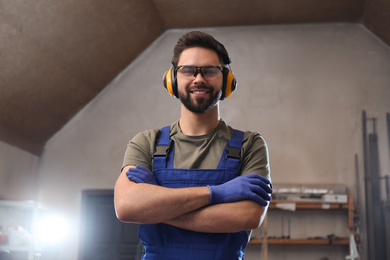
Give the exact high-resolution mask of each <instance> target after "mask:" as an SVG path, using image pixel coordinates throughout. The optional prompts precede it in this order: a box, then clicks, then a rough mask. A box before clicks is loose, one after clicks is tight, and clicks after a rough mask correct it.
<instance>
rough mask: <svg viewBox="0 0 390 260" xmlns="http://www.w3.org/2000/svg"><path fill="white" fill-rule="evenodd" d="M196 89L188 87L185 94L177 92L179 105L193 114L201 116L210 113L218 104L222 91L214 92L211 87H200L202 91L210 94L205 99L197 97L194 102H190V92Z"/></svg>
mask: <svg viewBox="0 0 390 260" xmlns="http://www.w3.org/2000/svg"><path fill="white" fill-rule="evenodd" d="M196 89H197V88H196V87H193V88H191V87H189V88H187V89H186V91H185V92H179V99H180V101H181V103H182V104H183V105H184V106H185V108H187V109H188V110H189V111H191V112H193V113H199V114H202V113H206V112H208V111H210V110H211V109H212V108H213V107H214V106H215V105H216V104H217V103H218V101H219V99H220V98H221V96H222V90H218V91H217V92H214V89H213V88H212V87H206V86H202V89H207V90H208V91H209V93H210V94H209V95H208V96H206V97H198V98H196V99H195V100H192V99H191V93H190V92H191V91H192V90H196Z"/></svg>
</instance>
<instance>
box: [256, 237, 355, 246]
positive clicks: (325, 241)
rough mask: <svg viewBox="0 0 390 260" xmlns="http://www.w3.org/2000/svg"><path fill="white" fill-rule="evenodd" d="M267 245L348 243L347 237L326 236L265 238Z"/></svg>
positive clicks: (258, 240) (259, 240) (260, 242)
mask: <svg viewBox="0 0 390 260" xmlns="http://www.w3.org/2000/svg"><path fill="white" fill-rule="evenodd" d="M263 242H264V239H259V238H254V239H251V240H250V241H249V244H262V243H263ZM267 244H268V245H349V239H348V238H337V239H326V238H312V239H311V238H306V239H305V238H294V239H281V238H280V239H278V238H269V239H267Z"/></svg>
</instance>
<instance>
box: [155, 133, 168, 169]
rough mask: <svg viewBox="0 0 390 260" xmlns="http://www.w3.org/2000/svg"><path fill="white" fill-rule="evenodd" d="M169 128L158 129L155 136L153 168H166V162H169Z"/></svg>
mask: <svg viewBox="0 0 390 260" xmlns="http://www.w3.org/2000/svg"><path fill="white" fill-rule="evenodd" d="M170 132H171V126H166V127H163V128H161V129H160V131H159V133H158V135H157V142H156V147H155V149H154V154H153V168H154V169H160V168H166V167H167V161H171V159H172V158H171V159H170V158H169V154H170V151H171V146H172V140H171V139H170V137H169V136H170Z"/></svg>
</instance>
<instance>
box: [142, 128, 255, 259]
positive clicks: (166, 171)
mask: <svg viewBox="0 0 390 260" xmlns="http://www.w3.org/2000/svg"><path fill="white" fill-rule="evenodd" d="M169 135H170V126H167V127H164V128H162V129H161V130H160V136H159V139H158V143H157V146H156V153H155V155H154V159H153V160H154V161H153V173H154V175H155V177H156V179H157V180H158V182H159V183H160V185H161V186H164V187H169V188H182V187H198V186H206V185H218V184H222V183H225V182H226V181H229V180H231V179H233V178H235V177H237V175H238V167H239V163H240V156H239V154H240V151H241V145H242V139H243V136H244V133H243V132H241V131H238V130H235V131H234V133H233V136H232V139H231V140H230V141H229V142H228V144H227V145H226V148H225V150H224V152H223V154H222V157H221V159H220V161H219V164H218V167H217V169H176V168H173V155H174V144H173V141H172V140H170V138H169ZM226 214H229V212H226ZM139 238H140V239H141V241H142V243H143V244H144V255H143V257H142V259H143V260H164V259H168V260H174V259H178V260H241V259H243V257H244V251H245V248H246V245H247V243H248V232H247V231H245V230H244V231H241V232H237V233H200V232H195V231H189V230H185V229H181V228H177V227H174V226H171V225H167V224H163V223H159V224H142V225H141V226H140V228H139Z"/></svg>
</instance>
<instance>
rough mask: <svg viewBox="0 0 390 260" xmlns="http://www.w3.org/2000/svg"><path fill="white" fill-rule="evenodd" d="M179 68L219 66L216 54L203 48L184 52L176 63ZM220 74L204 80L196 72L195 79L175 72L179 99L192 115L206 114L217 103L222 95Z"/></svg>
mask: <svg viewBox="0 0 390 260" xmlns="http://www.w3.org/2000/svg"><path fill="white" fill-rule="evenodd" d="M177 65H178V67H180V66H188V65H191V66H197V67H202V66H219V67H220V66H221V64H220V62H219V59H218V55H217V53H216V52H214V51H212V50H209V49H205V48H199V47H194V48H189V49H186V50H184V51H183V52H182V53H181V55H180V59H179V61H178V64H177ZM222 81H223V75H222V72H219V73H217V74H216V75H215V76H213V77H211V78H210V77H207V79H205V78H204V77H203V76H202V73H200V72H198V73H197V74H196V76H195V77H193V76H191V77H184V76H183V75H182V74H181V73H180V70H179V71H178V72H177V84H178V93H179V99H180V100H181V102H182V103H183V105H184V106H185V107H186V108H187V109H188V110H190V111H191V112H193V113H206V112H208V111H209V110H210V109H212V108H213V107H215V105H216V104H217V103H218V101H219V99H220V97H221V95H222Z"/></svg>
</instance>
